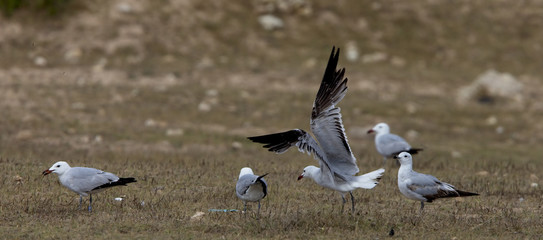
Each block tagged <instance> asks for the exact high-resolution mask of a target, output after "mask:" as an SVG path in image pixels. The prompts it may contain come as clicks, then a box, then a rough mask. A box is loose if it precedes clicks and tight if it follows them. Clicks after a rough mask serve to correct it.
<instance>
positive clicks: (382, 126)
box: [368, 123, 390, 134]
mask: <svg viewBox="0 0 543 240" xmlns="http://www.w3.org/2000/svg"><path fill="white" fill-rule="evenodd" d="M370 133H377V134H387V133H390V127H388V124H386V123H379V124H377V125H375V127H373V128H372V129H370V130H368V134H370Z"/></svg>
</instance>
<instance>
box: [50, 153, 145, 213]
mask: <svg viewBox="0 0 543 240" xmlns="http://www.w3.org/2000/svg"><path fill="white" fill-rule="evenodd" d="M49 173H56V174H58V179H59V180H60V183H62V185H64V186H65V187H67V188H68V189H70V190H72V191H74V192H76V193H77V194H79V209H81V202H83V197H84V196H90V198H89V207H88V209H89V212H90V211H91V210H92V194H93V193H97V192H100V191H102V190H104V189H106V188H109V187H114V186H126V184H128V183H132V182H136V179H134V178H119V177H117V176H115V174H113V173H108V172H104V171H101V170H98V169H94V168H86V167H70V165H68V163H67V162H63V161H60V162H57V163H55V164H53V166H52V167H51V168H49V169H47V170H45V171H43V173H42V174H43V175H44V176H45V175H47V174H49Z"/></svg>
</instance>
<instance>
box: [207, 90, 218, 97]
mask: <svg viewBox="0 0 543 240" xmlns="http://www.w3.org/2000/svg"><path fill="white" fill-rule="evenodd" d="M206 95H207V96H209V97H216V96H217V95H219V91H217V89H208V90H207V91H206Z"/></svg>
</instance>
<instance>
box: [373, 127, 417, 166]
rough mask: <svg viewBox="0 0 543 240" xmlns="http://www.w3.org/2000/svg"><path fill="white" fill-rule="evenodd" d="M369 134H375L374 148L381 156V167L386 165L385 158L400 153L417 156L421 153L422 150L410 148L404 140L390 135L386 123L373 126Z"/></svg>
mask: <svg viewBox="0 0 543 240" xmlns="http://www.w3.org/2000/svg"><path fill="white" fill-rule="evenodd" d="M370 133H376V135H375V148H377V152H379V154H381V156H383V165H386V161H387V158H392V157H395V156H397V155H398V154H399V153H401V152H408V153H410V154H417V153H418V152H419V151H422V148H412V147H411V145H409V143H407V141H405V139H403V138H402V137H400V136H398V135H396V134H392V133H390V127H389V126H388V124H386V123H379V124H377V125H375V127H373V128H372V129H370V130H368V134H370Z"/></svg>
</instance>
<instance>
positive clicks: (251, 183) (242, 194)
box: [236, 167, 268, 215]
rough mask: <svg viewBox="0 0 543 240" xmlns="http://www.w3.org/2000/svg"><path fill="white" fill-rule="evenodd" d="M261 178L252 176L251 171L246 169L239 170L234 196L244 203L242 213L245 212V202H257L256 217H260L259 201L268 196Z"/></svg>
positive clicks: (266, 185)
mask: <svg viewBox="0 0 543 240" xmlns="http://www.w3.org/2000/svg"><path fill="white" fill-rule="evenodd" d="M266 175H268V174H267V173H266V174H264V175H262V176H257V175H254V173H253V170H252V169H251V168H248V167H244V168H242V169H241V171H240V173H239V179H238V183H237V184H236V195H237V196H238V198H239V199H241V200H242V201H243V203H244V208H243V211H244V212H246V211H247V202H258V215H260V200H261V199H263V198H265V197H266V195H268V184H266V181H264V179H263V177H265V176H266Z"/></svg>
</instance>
